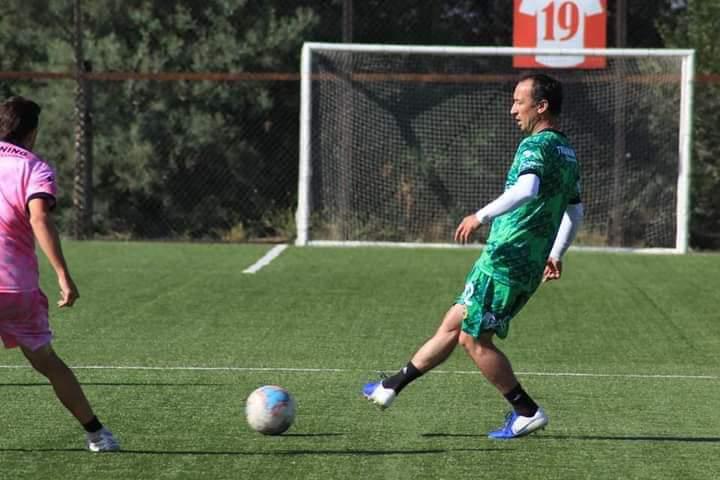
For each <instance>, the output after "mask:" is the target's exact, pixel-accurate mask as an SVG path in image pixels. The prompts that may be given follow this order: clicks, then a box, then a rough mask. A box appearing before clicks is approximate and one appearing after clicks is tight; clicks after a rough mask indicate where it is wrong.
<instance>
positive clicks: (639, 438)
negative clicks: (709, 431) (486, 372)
mask: <svg viewBox="0 0 720 480" xmlns="http://www.w3.org/2000/svg"><path fill="white" fill-rule="evenodd" d="M421 436H422V437H468V438H483V437H487V435H486V434H484V433H423V434H422V435H421ZM527 439H528V440H530V439H532V440H606V441H607V440H610V441H627V442H688V443H720V437H690V436H688V437H681V436H661V435H658V436H652V435H553V434H549V435H548V434H545V433H538V434H534V435H531V436H529V437H527Z"/></svg>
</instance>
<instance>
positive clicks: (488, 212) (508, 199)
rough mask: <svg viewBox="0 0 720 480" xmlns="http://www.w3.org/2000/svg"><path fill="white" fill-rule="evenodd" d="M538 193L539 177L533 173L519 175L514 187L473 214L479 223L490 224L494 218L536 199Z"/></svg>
mask: <svg viewBox="0 0 720 480" xmlns="http://www.w3.org/2000/svg"><path fill="white" fill-rule="evenodd" d="M539 191H540V177H538V176H537V175H535V174H534V173H526V174H524V175H520V177H519V178H518V180H517V182H516V183H515V185H513V186H512V187H510V188H508V189H507V190H505V191H504V192H503V194H502V195H500V196H499V197H498V198H496V199H495V200H493V201H492V202H490V203H488V204H487V205H485V206H484V207H483V208H481V209H480V210H478V211H477V213H475V217H477V219H478V221H480V223H490V222H491V221H492V220H493V219H494V218H495V217H499V216H500V215H503V214H505V213H508V212H511V211H512V210H515V209H516V208H518V207H519V206H520V205H522V204H524V203H526V202H529V201H530V200H532V199H533V198H535V197H537V194H538V192H539Z"/></svg>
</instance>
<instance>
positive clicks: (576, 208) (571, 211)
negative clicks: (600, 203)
mask: <svg viewBox="0 0 720 480" xmlns="http://www.w3.org/2000/svg"><path fill="white" fill-rule="evenodd" d="M583 215H584V208H583V204H582V203H577V204H574V205H568V206H567V209H566V210H565V215H563V219H562V221H561V222H560V228H559V229H558V233H557V236H555V243H554V244H553V247H552V250H551V251H550V258H554V259H556V260H560V259H561V258H562V256H563V255H564V254H565V252H566V251H567V249H568V248H569V247H570V244H571V243H572V241H573V240H574V239H575V235H576V234H577V231H578V229H579V228H580V225H581V224H582V219H583Z"/></svg>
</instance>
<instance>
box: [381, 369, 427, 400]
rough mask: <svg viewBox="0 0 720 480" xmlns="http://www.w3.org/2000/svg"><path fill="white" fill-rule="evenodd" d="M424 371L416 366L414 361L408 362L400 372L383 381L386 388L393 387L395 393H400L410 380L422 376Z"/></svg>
mask: <svg viewBox="0 0 720 480" xmlns="http://www.w3.org/2000/svg"><path fill="white" fill-rule="evenodd" d="M422 374H423V372H421V371H420V370H418V369H417V368H415V365H413V364H412V362H408V364H407V365H405V366H404V367H403V368H402V369H400V371H399V372H398V373H396V374H395V375H393V376H392V377H388V378H386V379H385V380H383V381H382V385H383V387H385V388H392V389H393V390H395V393H400V392H401V391H402V389H403V388H405V387H406V386H407V385H408V384H409V383H410V382H412V381H413V380H415V379H416V378H418V377H420V376H422Z"/></svg>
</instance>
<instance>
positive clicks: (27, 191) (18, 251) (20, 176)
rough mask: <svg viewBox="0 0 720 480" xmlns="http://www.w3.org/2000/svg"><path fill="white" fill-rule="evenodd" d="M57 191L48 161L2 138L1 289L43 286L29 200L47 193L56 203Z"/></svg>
mask: <svg viewBox="0 0 720 480" xmlns="http://www.w3.org/2000/svg"><path fill="white" fill-rule="evenodd" d="M56 194H57V186H56V184H55V173H54V172H53V170H52V168H50V166H49V165H48V164H47V163H45V162H44V161H42V160H41V159H40V158H38V157H37V156H35V155H34V154H33V153H32V152H30V151H28V150H25V149H24V148H21V147H18V146H16V145H13V144H12V143H7V142H0V292H29V291H33V290H37V289H38V288H40V286H39V283H38V278H39V274H38V262H37V256H36V255H35V237H34V235H33V231H32V227H31V226H30V215H29V213H28V202H29V201H30V200H31V199H33V198H36V197H44V198H47V199H48V200H49V201H50V202H52V203H54V202H55V196H56Z"/></svg>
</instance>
